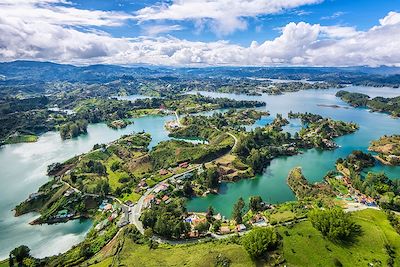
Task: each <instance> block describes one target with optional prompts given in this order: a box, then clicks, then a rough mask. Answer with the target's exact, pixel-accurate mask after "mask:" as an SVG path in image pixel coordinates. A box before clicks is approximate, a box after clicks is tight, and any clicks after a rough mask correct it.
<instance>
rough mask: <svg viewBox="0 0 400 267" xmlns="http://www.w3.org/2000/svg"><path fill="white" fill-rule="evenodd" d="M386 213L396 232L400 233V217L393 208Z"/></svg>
mask: <svg viewBox="0 0 400 267" xmlns="http://www.w3.org/2000/svg"><path fill="white" fill-rule="evenodd" d="M386 215H387V218H388V220H389V222H390V225H392V226H393V228H394V229H395V230H396V232H397V233H399V234H400V217H399V216H398V215H396V213H394V212H393V211H391V210H387V211H386Z"/></svg>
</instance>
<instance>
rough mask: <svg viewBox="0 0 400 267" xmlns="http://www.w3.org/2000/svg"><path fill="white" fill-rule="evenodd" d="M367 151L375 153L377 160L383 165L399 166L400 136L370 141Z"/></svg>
mask: <svg viewBox="0 0 400 267" xmlns="http://www.w3.org/2000/svg"><path fill="white" fill-rule="evenodd" d="M368 150H370V151H374V152H377V153H378V156H377V159H378V160H379V161H381V162H382V163H384V164H388V165H400V135H391V136H383V137H381V138H379V140H376V141H372V142H371V145H370V146H369V148H368Z"/></svg>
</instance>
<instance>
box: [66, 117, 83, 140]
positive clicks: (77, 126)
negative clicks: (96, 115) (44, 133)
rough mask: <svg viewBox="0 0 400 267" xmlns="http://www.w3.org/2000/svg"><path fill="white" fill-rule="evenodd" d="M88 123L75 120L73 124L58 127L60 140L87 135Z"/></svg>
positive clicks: (68, 123)
mask: <svg viewBox="0 0 400 267" xmlns="http://www.w3.org/2000/svg"><path fill="white" fill-rule="evenodd" d="M87 126H88V123H87V121H85V120H77V121H75V122H67V123H65V124H63V125H61V126H60V135H61V138H62V139H69V138H74V137H77V136H79V135H81V134H85V133H87Z"/></svg>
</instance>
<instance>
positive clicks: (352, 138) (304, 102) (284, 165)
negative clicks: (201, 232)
mask: <svg viewBox="0 0 400 267" xmlns="http://www.w3.org/2000/svg"><path fill="white" fill-rule="evenodd" d="M346 90H349V91H355V92H363V93H366V94H369V95H370V96H377V95H381V96H390V97H392V96H397V95H400V90H398V89H392V88H366V87H348V88H346ZM336 92H337V89H331V90H309V91H301V92H296V93H289V94H285V95H279V96H269V95H263V96H247V95H235V94H220V93H209V92H201V93H202V94H204V95H208V96H213V97H229V98H234V99H241V100H262V101H265V102H266V103H267V106H266V108H265V109H266V110H268V111H269V112H270V113H271V117H264V118H261V119H260V120H259V121H257V122H256V126H263V125H265V124H266V123H269V122H271V121H272V119H273V117H274V116H275V115H276V114H277V113H281V114H283V115H284V116H287V113H288V112H289V111H290V110H292V111H293V112H312V113H317V114H321V115H322V116H326V117H331V118H334V119H337V120H343V121H353V122H356V123H358V124H359V125H360V129H359V131H357V132H356V133H354V134H351V135H346V136H343V137H340V138H337V139H336V142H337V143H338V144H339V146H340V148H338V149H336V150H333V151H321V150H317V149H311V150H306V151H304V153H303V154H299V155H296V156H291V157H281V158H277V159H274V160H273V161H271V163H270V165H269V166H268V167H267V168H266V170H265V172H264V173H263V174H262V175H259V176H257V177H256V178H254V179H249V180H242V181H239V182H236V183H224V184H223V185H222V188H221V193H220V194H218V195H209V196H207V197H198V198H194V199H192V200H190V201H189V202H188V205H187V208H188V210H190V211H204V210H206V209H207V207H208V206H209V205H211V206H213V207H214V208H215V210H216V211H218V212H220V213H221V214H222V215H224V216H226V217H230V215H231V212H232V206H233V203H235V201H237V199H238V198H239V197H243V198H244V199H245V200H247V199H248V198H249V197H250V196H254V195H260V196H262V198H263V199H264V200H265V201H268V202H271V203H279V202H284V201H288V200H294V199H295V198H294V195H293V193H292V192H291V190H290V189H289V187H288V186H287V184H286V177H287V175H288V173H289V171H290V170H291V169H292V168H294V167H297V166H301V167H302V169H303V172H304V174H305V176H306V177H307V179H308V180H309V181H311V182H317V181H321V180H322V178H323V176H324V175H325V174H326V173H327V172H328V171H329V170H331V169H334V164H335V162H336V160H337V158H339V157H346V156H347V155H348V154H350V153H351V151H353V150H355V149H360V150H363V151H366V150H367V147H368V144H369V142H370V141H371V140H374V139H377V138H379V137H380V136H382V135H384V134H394V133H397V134H399V133H400V119H393V118H391V117H390V116H388V115H386V114H381V113H371V112H369V111H368V110H366V109H356V108H351V107H349V106H348V105H347V104H346V103H344V102H343V101H341V100H340V99H339V98H337V97H335V93H336ZM320 104H323V105H339V106H342V107H346V108H348V109H346V108H331V107H321V106H318V105H320ZM253 127H254V126H253ZM300 128H301V124H300V122H299V120H290V125H288V126H286V127H285V130H286V131H288V132H291V133H294V132H296V131H298V130H299V129H300ZM373 171H385V172H386V174H387V175H388V176H389V177H391V178H400V168H399V167H389V166H384V165H382V164H378V165H377V166H376V167H374V168H373Z"/></svg>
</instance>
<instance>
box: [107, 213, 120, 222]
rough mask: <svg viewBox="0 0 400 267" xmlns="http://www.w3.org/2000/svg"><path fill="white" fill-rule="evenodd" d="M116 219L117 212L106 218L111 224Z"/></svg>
mask: <svg viewBox="0 0 400 267" xmlns="http://www.w3.org/2000/svg"><path fill="white" fill-rule="evenodd" d="M117 217H118V213H117V212H113V213H112V214H111V215H110V216H108V221H109V222H112V221H113V220H114V219H115V218H117Z"/></svg>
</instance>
